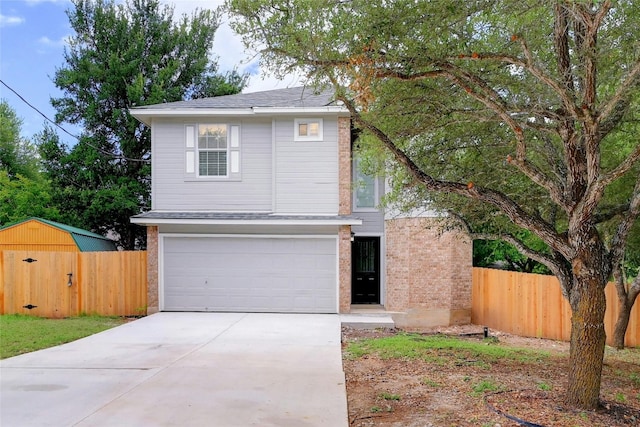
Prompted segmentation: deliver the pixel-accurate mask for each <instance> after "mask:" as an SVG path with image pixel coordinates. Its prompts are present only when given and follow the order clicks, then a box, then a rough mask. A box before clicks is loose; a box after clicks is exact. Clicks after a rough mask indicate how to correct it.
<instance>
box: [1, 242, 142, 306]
mask: <svg viewBox="0 0 640 427" xmlns="http://www.w3.org/2000/svg"><path fill="white" fill-rule="evenodd" d="M146 305H147V253H146V251H135V252H134V251H125V252H33V251H0V314H12V313H22V314H30V315H34V316H40V317H51V318H61V317H69V316H77V315H80V314H100V315H108V316H134V315H141V314H146Z"/></svg>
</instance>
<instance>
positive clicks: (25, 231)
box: [0, 218, 118, 252]
mask: <svg viewBox="0 0 640 427" xmlns="http://www.w3.org/2000/svg"><path fill="white" fill-rule="evenodd" d="M1 250H12V251H23V250H32V251H55V252H101V251H116V250H118V249H117V247H116V244H115V242H114V241H113V240H111V239H108V238H106V237H104V236H101V235H100V234H96V233H92V232H91V231H87V230H83V229H81V228H77V227H72V226H70V225H66V224H61V223H58V222H54V221H49V220H46V219H42V218H28V219H25V220H24V221H20V222H17V223H14V224H9V225H6V226H4V227H2V228H0V251H1Z"/></svg>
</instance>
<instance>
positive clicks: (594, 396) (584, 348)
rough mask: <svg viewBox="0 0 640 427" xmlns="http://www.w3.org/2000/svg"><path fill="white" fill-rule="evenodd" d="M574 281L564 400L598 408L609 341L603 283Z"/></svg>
mask: <svg viewBox="0 0 640 427" xmlns="http://www.w3.org/2000/svg"><path fill="white" fill-rule="evenodd" d="M575 280H576V281H575V282H574V283H575V286H574V289H573V291H572V295H571V300H572V304H571V308H572V317H571V350H570V354H569V365H570V366H569V384H568V386H567V395H566V397H565V398H566V401H567V404H569V405H571V406H572V407H575V408H580V409H596V408H597V407H598V404H599V399H600V379H601V375H602V365H603V358H604V346H605V341H606V333H605V330H604V313H605V309H606V307H607V304H606V299H605V294H604V284H603V283H600V281H599V280H598V279H597V278H594V277H576V278H575ZM575 293H577V294H575Z"/></svg>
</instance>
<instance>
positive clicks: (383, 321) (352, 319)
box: [340, 313, 395, 329]
mask: <svg viewBox="0 0 640 427" xmlns="http://www.w3.org/2000/svg"><path fill="white" fill-rule="evenodd" d="M340 322H341V323H342V326H348V327H350V328H354V329H378V328H395V323H394V321H393V319H392V318H391V315H390V314H388V313H367V314H365V313H349V314H341V315H340Z"/></svg>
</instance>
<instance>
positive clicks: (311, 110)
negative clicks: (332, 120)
mask: <svg viewBox="0 0 640 427" xmlns="http://www.w3.org/2000/svg"><path fill="white" fill-rule="evenodd" d="M129 113H130V114H131V115H132V116H133V117H135V118H136V119H138V120H140V121H141V122H143V123H144V124H147V125H151V119H153V118H154V117H199V116H208V117H211V116H214V117H215V116H217V117H220V116H258V115H299V114H337V115H339V116H349V110H347V109H346V108H345V107H342V106H325V107H253V108H180V109H178V108H175V109H174V108H140V109H135V108H134V109H130V110H129Z"/></svg>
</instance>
